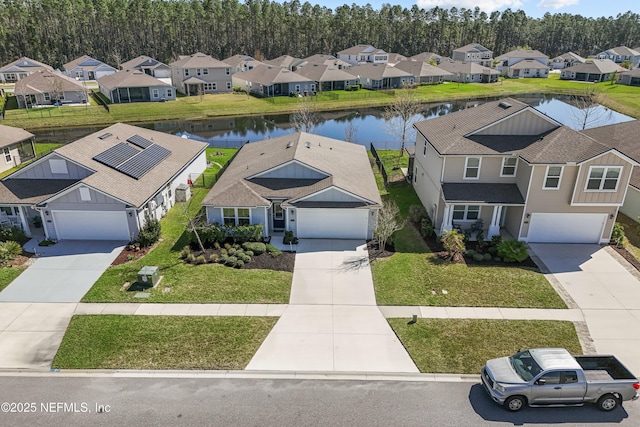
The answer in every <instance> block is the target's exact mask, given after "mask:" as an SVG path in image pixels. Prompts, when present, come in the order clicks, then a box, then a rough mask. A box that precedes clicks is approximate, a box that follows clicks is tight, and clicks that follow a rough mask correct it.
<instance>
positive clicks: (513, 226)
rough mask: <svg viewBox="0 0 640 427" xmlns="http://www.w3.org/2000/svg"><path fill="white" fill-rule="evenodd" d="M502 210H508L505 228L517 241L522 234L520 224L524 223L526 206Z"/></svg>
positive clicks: (509, 207) (507, 207) (506, 207)
mask: <svg viewBox="0 0 640 427" xmlns="http://www.w3.org/2000/svg"><path fill="white" fill-rule="evenodd" d="M502 209H506V210H507V211H506V212H505V219H504V228H505V229H506V230H507V231H508V232H509V234H511V236H513V238H514V239H517V238H518V234H519V232H520V224H521V223H522V215H523V213H524V206H505V207H503V208H502Z"/></svg>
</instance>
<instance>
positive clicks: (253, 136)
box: [33, 95, 633, 149]
mask: <svg viewBox="0 0 640 427" xmlns="http://www.w3.org/2000/svg"><path fill="white" fill-rule="evenodd" d="M495 99H497V98H495ZM516 99H519V100H520V101H523V102H526V103H527V104H529V105H531V106H532V107H534V108H536V109H537V110H539V111H540V112H542V113H544V114H546V115H548V116H549V117H551V118H553V119H555V120H556V121H558V122H560V123H562V124H565V125H567V126H569V127H572V128H574V129H583V128H592V127H597V126H604V125H608V124H614V123H620V122H625V121H629V120H633V118H632V117H629V116H625V115H624V114H620V113H617V112H615V111H612V110H609V109H608V108H606V107H603V106H601V105H597V106H594V107H589V108H587V109H580V108H578V107H577V106H576V105H575V102H574V101H573V100H572V98H571V97H569V96H558V95H530V96H525V97H517V98H516ZM490 100H494V99H483V100H463V101H451V102H445V103H437V104H425V105H423V106H422V110H421V111H420V113H418V114H417V115H416V116H414V117H413V120H414V121H420V120H427V119H431V118H434V117H438V116H443V115H445V114H449V113H453V112H455V111H459V110H463V109H465V108H469V107H473V106H477V105H480V104H482V103H484V102H487V101H490ZM383 113H384V108H367V109H360V110H344V111H330V112H321V113H318V116H319V117H318V118H319V121H318V123H317V125H316V127H315V128H314V130H313V133H316V134H318V135H323V136H327V137H330V138H335V139H345V132H346V131H347V129H348V128H351V129H352V130H353V132H352V134H353V135H354V138H353V139H352V140H353V141H354V142H356V143H359V144H362V145H365V146H367V147H368V146H369V143H371V142H373V143H374V145H375V146H376V147H377V148H387V149H393V148H398V147H399V142H398V141H397V139H398V138H395V137H394V136H393V132H391V131H390V130H389V129H388V126H387V125H386V123H387V122H386V120H385V119H384V117H383ZM139 126H142V127H146V128H149V129H154V130H158V131H162V132H168V133H172V134H175V135H178V136H186V137H188V138H193V139H197V140H200V141H203V142H207V143H209V145H210V146H212V147H239V146H241V145H242V144H243V143H245V142H247V141H250V142H253V141H259V140H262V139H266V138H275V137H278V136H282V135H286V134H289V133H293V132H295V128H294V124H293V115H292V114H277V115H260V116H248V117H225V118H216V119H207V120H181V121H160V122H154V123H145V124H140V125H139ZM100 129H101V128H100V127H92V128H71V129H63V130H58V129H55V130H43V131H35V132H33V133H34V134H35V135H36V137H37V139H38V140H39V141H52V142H62V143H66V142H70V141H73V140H75V139H78V138H81V137H83V136H86V135H88V134H90V133H92V132H96V131H98V130H100ZM407 141H408V145H412V144H413V142H414V141H415V131H414V130H413V129H412V132H411V134H410V135H409V136H408V138H407Z"/></svg>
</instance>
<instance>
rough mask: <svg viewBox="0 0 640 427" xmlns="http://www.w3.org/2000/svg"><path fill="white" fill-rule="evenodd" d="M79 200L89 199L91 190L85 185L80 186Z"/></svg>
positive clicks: (86, 200) (87, 200) (85, 200)
mask: <svg viewBox="0 0 640 427" xmlns="http://www.w3.org/2000/svg"><path fill="white" fill-rule="evenodd" d="M80 200H82V201H83V202H90V201H91V192H90V191H89V189H88V188H87V187H80Z"/></svg>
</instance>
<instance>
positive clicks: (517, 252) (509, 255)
mask: <svg viewBox="0 0 640 427" xmlns="http://www.w3.org/2000/svg"><path fill="white" fill-rule="evenodd" d="M498 256H499V257H500V258H502V259H503V260H504V262H522V261H524V260H525V259H527V257H528V256H529V254H528V253H527V247H526V246H525V244H524V242H520V241H518V240H513V239H509V240H503V241H502V243H500V245H498Z"/></svg>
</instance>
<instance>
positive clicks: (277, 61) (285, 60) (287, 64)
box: [263, 55, 302, 68]
mask: <svg viewBox="0 0 640 427" xmlns="http://www.w3.org/2000/svg"><path fill="white" fill-rule="evenodd" d="M263 62H264V63H265V64H266V65H273V66H276V67H281V68H291V67H295V66H296V65H298V64H299V63H301V62H302V60H301V59H300V58H294V57H293V56H290V55H281V56H278V57H277V58H273V59H269V60H266V61H263Z"/></svg>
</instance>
